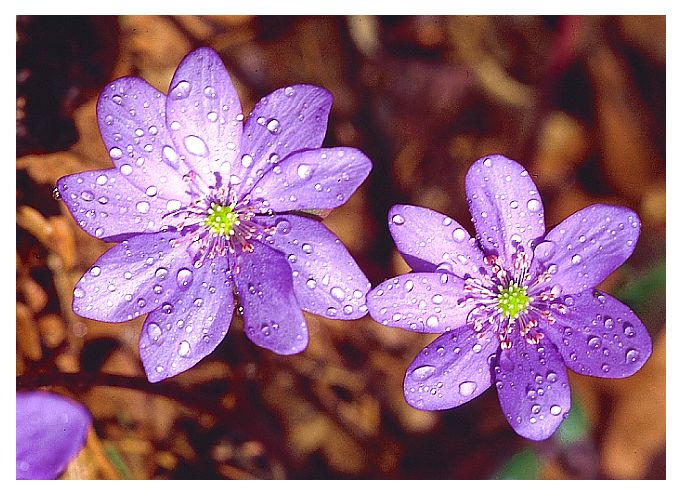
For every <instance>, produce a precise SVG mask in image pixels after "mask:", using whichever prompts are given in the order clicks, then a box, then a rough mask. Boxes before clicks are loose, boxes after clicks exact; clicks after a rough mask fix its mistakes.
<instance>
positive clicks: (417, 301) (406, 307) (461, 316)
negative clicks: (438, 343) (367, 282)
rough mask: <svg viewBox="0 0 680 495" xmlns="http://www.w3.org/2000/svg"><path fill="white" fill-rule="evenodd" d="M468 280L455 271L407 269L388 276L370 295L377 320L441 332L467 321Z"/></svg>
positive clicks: (373, 314) (424, 331) (417, 329)
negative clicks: (465, 295) (422, 271)
mask: <svg viewBox="0 0 680 495" xmlns="http://www.w3.org/2000/svg"><path fill="white" fill-rule="evenodd" d="M464 285H465V282H464V281H463V280H462V279H460V278H458V277H456V276H455V275H453V274H450V273H447V272H441V273H408V274H406V275H399V276H398V277H395V278H392V279H389V280H386V281H385V282H383V283H382V284H380V285H378V286H377V287H376V288H375V289H373V290H372V291H371V292H370V293H369V295H368V301H367V302H368V309H369V311H370V313H371V317H372V318H373V319H374V320H376V321H377V322H378V323H382V324H383V325H389V326H392V327H398V328H403V329H405V330H410V331H412V332H422V333H439V332H444V331H448V330H450V329H454V328H458V327H461V326H463V325H465V324H466V319H467V315H468V313H469V312H470V307H468V306H467V305H465V304H462V300H463V287H464Z"/></svg>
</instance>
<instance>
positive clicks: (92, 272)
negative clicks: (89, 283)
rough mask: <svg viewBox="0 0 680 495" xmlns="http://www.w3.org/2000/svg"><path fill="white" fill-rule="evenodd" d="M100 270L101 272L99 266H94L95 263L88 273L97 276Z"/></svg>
mask: <svg viewBox="0 0 680 495" xmlns="http://www.w3.org/2000/svg"><path fill="white" fill-rule="evenodd" d="M101 272H102V269H101V268H99V267H98V266H96V265H95V266H93V267H92V268H90V274H91V275H92V276H93V277H98V276H99V274H100V273H101Z"/></svg>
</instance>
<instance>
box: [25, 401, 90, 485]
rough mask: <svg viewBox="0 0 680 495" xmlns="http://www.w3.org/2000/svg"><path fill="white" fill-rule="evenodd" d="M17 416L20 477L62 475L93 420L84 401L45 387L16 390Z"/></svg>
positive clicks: (80, 446) (83, 442) (78, 449)
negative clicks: (36, 389) (38, 389)
mask: <svg viewBox="0 0 680 495" xmlns="http://www.w3.org/2000/svg"><path fill="white" fill-rule="evenodd" d="M16 417H17V423H16V427H17V429H16V432H17V435H16V443H17V465H16V469H17V479H18V480H49V479H54V478H56V477H57V476H59V475H60V474H61V473H62V472H63V471H64V470H65V469H66V467H67V466H68V463H69V461H70V460H71V459H72V458H73V457H74V456H75V455H76V454H77V453H78V452H79V451H80V449H81V448H82V447H83V445H84V444H85V439H86V437H87V430H88V429H89V427H90V425H91V424H92V418H91V416H90V413H89V412H88V411H87V409H85V407H83V406H82V405H81V404H79V403H77V402H74V401H72V400H70V399H67V398H66V397H63V396H61V395H57V394H53V393H48V392H42V391H36V392H17V394H16Z"/></svg>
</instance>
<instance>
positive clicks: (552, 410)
mask: <svg viewBox="0 0 680 495" xmlns="http://www.w3.org/2000/svg"><path fill="white" fill-rule="evenodd" d="M561 412H562V408H561V407H560V406H558V405H554V406H552V407H551V408H550V414H552V415H553V416H557V415H558V414H559V413H561Z"/></svg>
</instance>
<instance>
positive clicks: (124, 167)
mask: <svg viewBox="0 0 680 495" xmlns="http://www.w3.org/2000/svg"><path fill="white" fill-rule="evenodd" d="M120 173H121V174H123V175H130V174H131V173H132V166H131V165H129V164H127V163H126V164H125V165H121V167H120Z"/></svg>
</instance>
